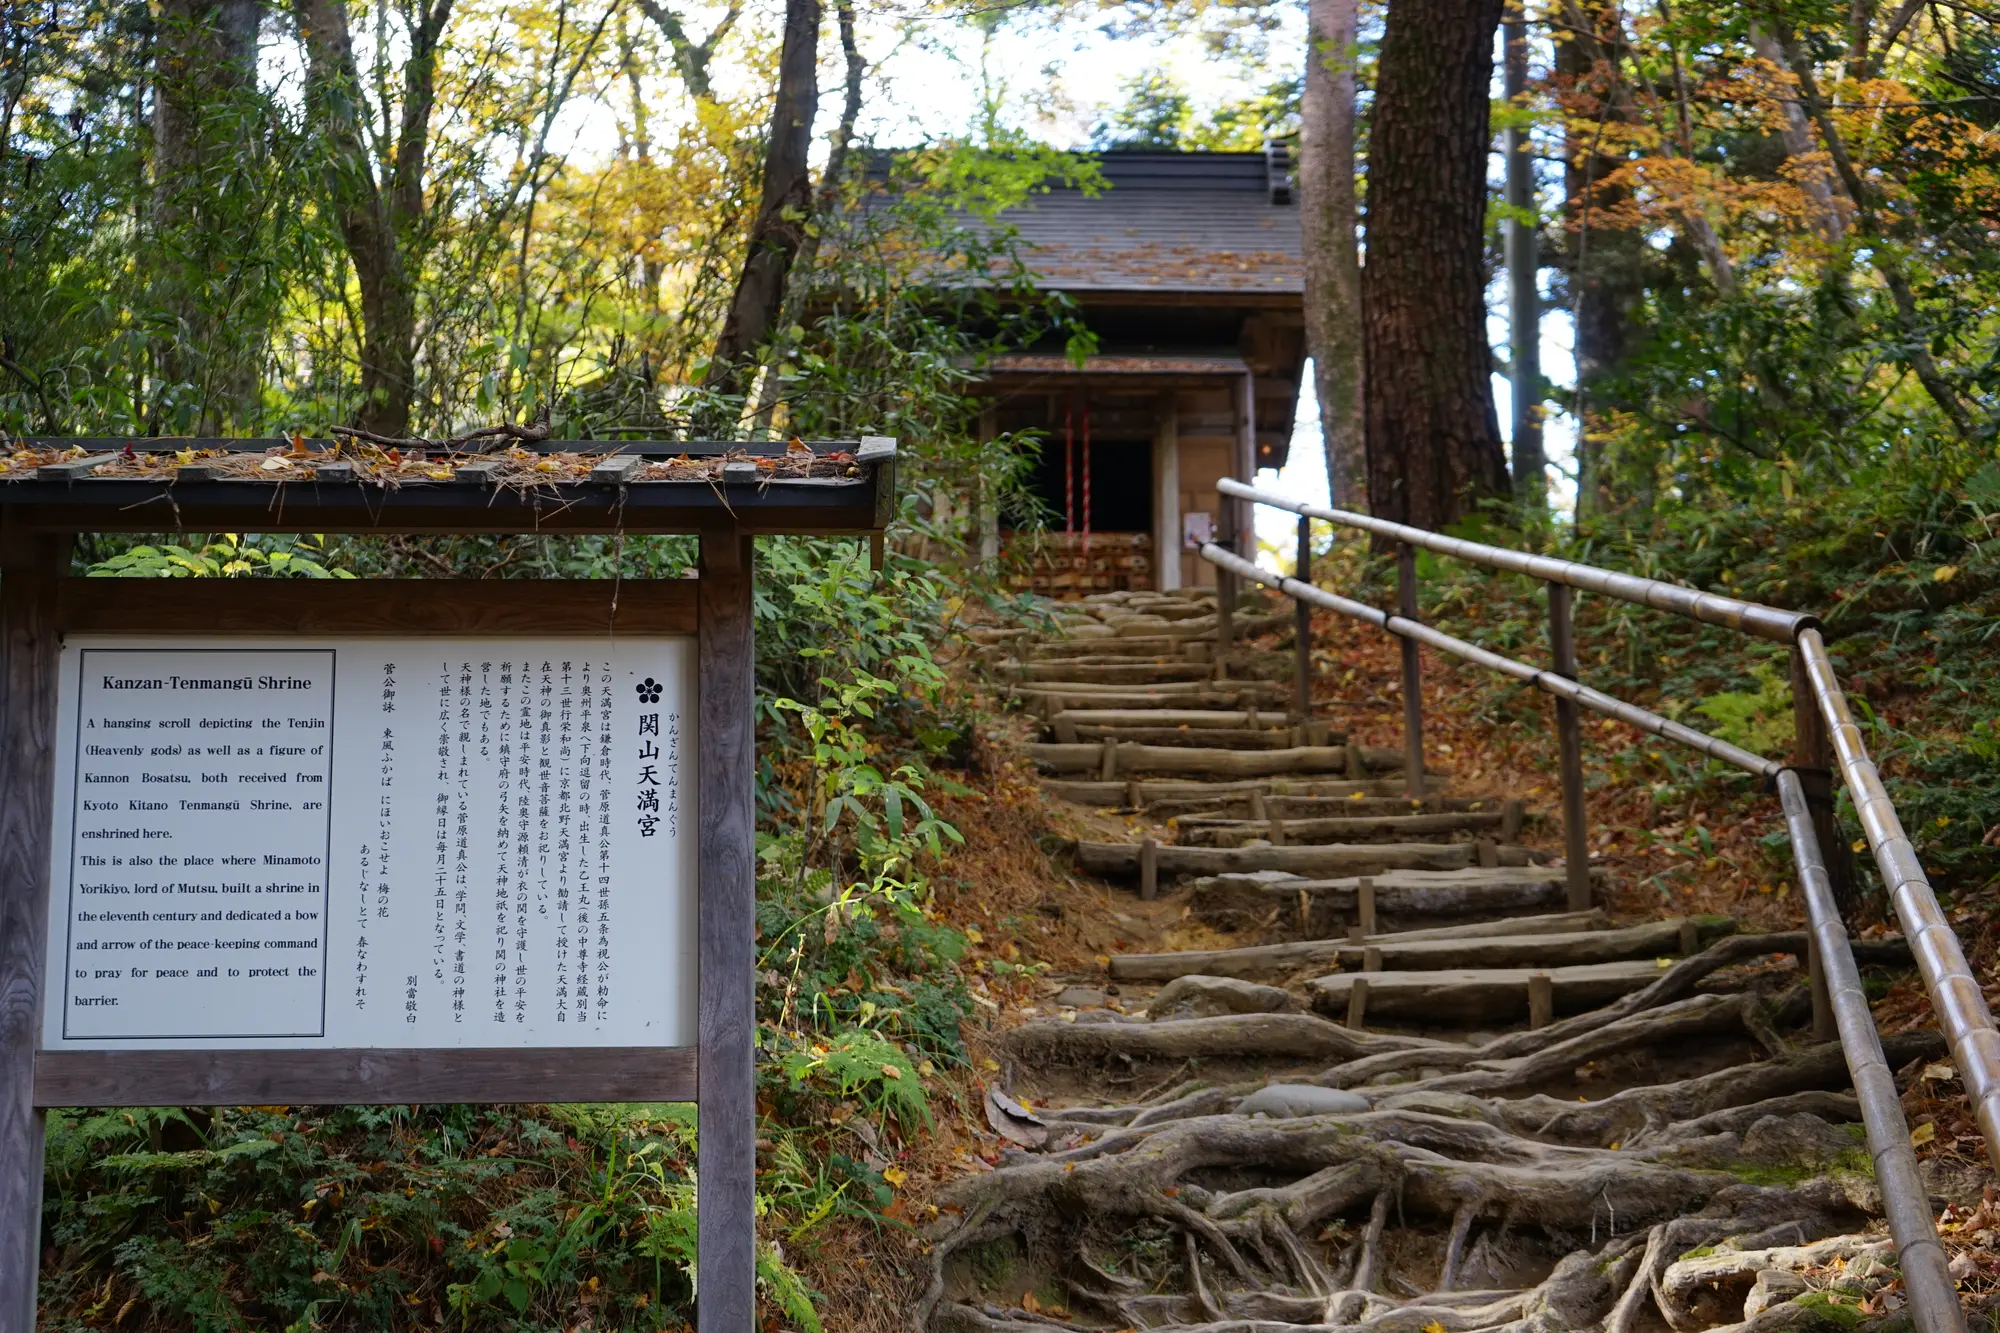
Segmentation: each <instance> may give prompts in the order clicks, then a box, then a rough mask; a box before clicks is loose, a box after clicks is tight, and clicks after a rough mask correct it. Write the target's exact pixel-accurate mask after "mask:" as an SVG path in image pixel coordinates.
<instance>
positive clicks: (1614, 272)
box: [1555, 7, 1645, 518]
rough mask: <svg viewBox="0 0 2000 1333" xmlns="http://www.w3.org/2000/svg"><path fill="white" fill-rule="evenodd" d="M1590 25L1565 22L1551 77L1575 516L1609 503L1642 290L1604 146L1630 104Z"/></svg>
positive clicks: (1637, 243) (1622, 197)
mask: <svg viewBox="0 0 2000 1333" xmlns="http://www.w3.org/2000/svg"><path fill="white" fill-rule="evenodd" d="M1569 16H1570V20H1571V22H1572V24H1583V23H1588V22H1589V21H1590V18H1589V16H1588V15H1587V14H1586V13H1585V12H1584V11H1583V10H1582V9H1581V7H1572V8H1571V9H1570V11H1569ZM1598 51H1599V46H1598V43H1596V42H1595V41H1594V40H1589V39H1588V34H1587V33H1578V32H1574V31H1573V32H1571V33H1570V34H1569V39H1568V40H1566V41H1565V40H1558V41H1557V42H1556V43H1555V53H1556V78H1557V82H1558V84H1559V86H1560V87H1561V89H1562V94H1563V99H1564V102H1565V105H1566V109H1567V110H1568V112H1569V116H1568V125H1569V129H1568V131H1567V134H1566V136H1565V143H1564V151H1563V163H1564V165H1563V198H1564V209H1563V212H1564V220H1565V224H1566V225H1565V228H1564V238H1565V250H1566V251H1567V254H1566V256H1565V266H1566V267H1567V268H1568V270H1569V290H1570V301H1571V317H1572V319H1573V321H1574V324H1575V334H1574V337H1575V343H1574V346H1575V349H1576V350H1575V357H1576V397H1575V402H1574V405H1573V414H1574V416H1575V418H1576V423H1577V444H1576V469H1577V487H1576V506H1577V514H1578V515H1579V516H1580V517H1584V518H1588V517H1590V516H1591V515H1593V514H1597V513H1601V512H1602V511H1603V509H1604V507H1605V501H1606V498H1607V497H1606V495H1605V483H1606V481H1607V478H1606V477H1605V474H1604V467H1603V461H1604V460H1603V449H1604V446H1603V443H1602V441H1603V435H1604V420H1605V415H1606V413H1607V412H1608V411H1610V410H1613V409H1615V408H1617V407H1618V406H1620V402H1619V401H1618V400H1617V399H1616V397H1615V396H1614V394H1613V392H1612V385H1613V384H1614V383H1615V381H1616V380H1617V377H1618V376H1619V375H1620V374H1622V373H1623V371H1624V368H1625V364H1626V361H1627V359H1628V358H1629V356H1630V354H1631V351H1632V346H1633V341H1634V337H1635V334H1634V316H1635V314H1636V313H1637V311H1638V309H1639V304H1640V301H1641V300H1642V299H1643V297H1644V294H1645V280H1644V273H1643V268H1642V263H1643V259H1644V255H1643V252H1642V245H1643V242H1642V240H1641V238H1640V236H1639V234H1638V233H1637V232H1636V231H1633V230H1632V229H1630V228H1629V227H1624V226H1620V225H1617V224H1616V223H1614V222H1613V221H1612V219H1613V218H1614V217H1615V216H1616V214H1617V213H1618V212H1619V211H1620V210H1622V208H1623V205H1624V204H1625V201H1626V197H1627V194H1628V191H1627V190H1626V188H1625V187H1624V186H1623V185H1622V184H1618V183H1616V182H1608V181H1607V178H1608V177H1610V176H1611V175H1612V174H1613V173H1614V172H1616V171H1617V170H1618V169H1619V167H1620V166H1622V165H1623V160H1622V159H1621V158H1620V157H1619V156H1617V155H1616V154H1614V153H1608V152H1605V151H1603V146H1604V144H1605V143H1606V142H1607V139H1609V140H1610V141H1612V142H1616V141H1617V139H1616V131H1615V130H1611V133H1610V134H1609V135H1607V130H1608V129H1611V127H1614V126H1617V125H1618V124H1619V123H1620V122H1622V121H1623V120H1625V119H1626V107H1625V104H1624V103H1622V102H1621V101H1620V100H1619V99H1618V98H1617V97H1616V96H1615V95H1614V90H1613V87H1612V84H1613V82H1614V81H1615V78H1616V75H1615V73H1614V71H1612V70H1611V69H1610V68H1609V67H1608V65H1607V64H1606V63H1605V62H1604V61H1603V60H1602V59H1600V58H1599V55H1598Z"/></svg>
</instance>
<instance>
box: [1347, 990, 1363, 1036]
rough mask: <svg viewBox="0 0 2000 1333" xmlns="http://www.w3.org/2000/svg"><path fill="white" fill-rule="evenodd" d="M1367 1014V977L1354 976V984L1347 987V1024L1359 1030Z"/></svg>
mask: <svg viewBox="0 0 2000 1333" xmlns="http://www.w3.org/2000/svg"><path fill="white" fill-rule="evenodd" d="M1367 1016H1368V978H1366V977H1356V978H1355V979H1354V984H1353V985H1352V986H1349V987H1348V988H1347V1026H1348V1027H1350V1028H1352V1029H1354V1030H1355V1031H1356V1032H1359V1031H1360V1030H1361V1022H1362V1020H1363V1019H1364V1018H1366V1017H1367Z"/></svg>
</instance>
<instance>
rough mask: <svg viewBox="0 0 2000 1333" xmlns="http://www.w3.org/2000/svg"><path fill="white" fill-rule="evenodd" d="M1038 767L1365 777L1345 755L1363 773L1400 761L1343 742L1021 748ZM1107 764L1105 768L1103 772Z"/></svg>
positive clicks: (1396, 754) (1131, 773) (1104, 774)
mask: <svg viewBox="0 0 2000 1333" xmlns="http://www.w3.org/2000/svg"><path fill="white" fill-rule="evenodd" d="M1112 748H1115V751H1116V755H1115V760H1114V761H1113V762H1110V763H1109V764H1107V758H1106V751H1107V750H1108V749H1112ZM1026 749H1027V753H1028V757H1029V758H1030V759H1032V760H1034V761H1035V764H1036V766H1037V767H1039V768H1042V769H1044V770H1046V771H1048V772H1051V773H1088V772H1090V771H1092V770H1093V769H1094V770H1096V771H1097V775H1098V777H1099V779H1100V780H1104V781H1108V780H1110V779H1112V778H1116V777H1118V776H1120V775H1121V774H1122V775H1124V776H1127V777H1135V776H1137V775H1139V774H1142V773H1145V774H1154V773H1157V774H1163V775H1169V774H1170V775H1178V776H1192V775H1201V776H1209V777H1224V778H1257V777H1275V776H1277V775H1279V774H1290V773H1324V774H1329V775H1331V774H1335V773H1338V774H1341V775H1342V776H1345V777H1349V778H1361V777H1366V776H1367V773H1356V772H1354V771H1353V769H1352V767H1351V765H1350V762H1349V757H1350V755H1354V754H1358V755H1360V757H1361V760H1362V764H1363V765H1364V767H1365V768H1366V770H1367V772H1372V773H1384V772H1395V771H1396V770H1398V769H1400V768H1401V767H1402V765H1403V752H1402V751H1401V750H1385V749H1375V748H1370V747H1365V746H1347V745H1294V746H1287V747H1286V748H1284V749H1282V750H1229V749H1222V748H1215V747H1203V746H1174V745H1140V744H1137V743H1135V742H1119V743H1118V744H1117V745H1116V746H1115V747H1113V746H1112V745H1111V743H1110V742H1105V743H1103V744H1087V743H1076V744H1070V745H1065V744H1062V743H1061V742H1050V743H1046V744H1039V745H1029V746H1027V747H1026ZM1107 768H1108V771H1107Z"/></svg>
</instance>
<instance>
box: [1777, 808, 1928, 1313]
mask: <svg viewBox="0 0 2000 1333" xmlns="http://www.w3.org/2000/svg"><path fill="white" fill-rule="evenodd" d="M1778 800H1779V801H1780V802H1781V803H1782V804H1783V805H1784V808H1785V831H1786V832H1787V833H1789V834H1790V835H1791V839H1792V855H1793V859H1794V861H1795V862H1796V864H1797V866H1798V874H1799V891H1800V893H1801V894H1802V895H1803V896H1804V898H1805V900H1806V917H1807V919H1808V920H1809V921H1810V922H1811V923H1812V934H1813V939H1814V942H1815V943H1816V944H1817V945H1818V946H1819V948H1818V953H1819V961H1820V966H1821V967H1822V968H1824V969H1825V973H1826V989H1827V995H1828V998H1829V999H1830V1000H1831V1001H1832V1004H1833V1014H1834V1020H1835V1022H1836V1023H1837V1024H1838V1025H1839V1031H1840V1050H1841V1054H1842V1055H1843V1056H1844V1057H1845V1058H1846V1060H1847V1073H1848V1077H1849V1078H1851V1079H1852V1080H1853V1081H1854V1095H1855V1097H1856V1099H1857V1100H1859V1101H1860V1103H1861V1124H1862V1127H1863V1128H1864V1129H1866V1130H1867V1131H1868V1156H1869V1158H1870V1159H1871V1160H1872V1161H1873V1162H1874V1164H1875V1180H1876V1183H1877V1184H1879V1185H1880V1186H1881V1188H1882V1211H1883V1212H1884V1213H1886V1214H1887V1215H1888V1218H1889V1235H1890V1236H1891V1237H1892V1238H1894V1240H1895V1242H1896V1258H1897V1265H1896V1266H1897V1268H1898V1269H1899V1270H1900V1271H1901V1272H1902V1275H1903V1289H1904V1290H1905V1291H1907V1292H1908V1293H1909V1294H1910V1308H1911V1310H1913V1311H1914V1312H1915V1314H1916V1318H1917V1324H1918V1327H1919V1328H1920V1329H1922V1330H1924V1333H1931V1330H1933V1329H1954V1330H1955V1329H1960V1328H1964V1327H1965V1316H1964V1314H1963V1312H1962V1311H1961V1310H1960V1309H1959V1304H1958V1293H1957V1284H1956V1283H1955V1282H1953V1281H1952V1276H1951V1271H1950V1269H1949V1268H1948V1267H1947V1265H1946V1261H1945V1254H1944V1246H1943V1245H1941V1244H1939V1243H1938V1238H1937V1225H1936V1223H1935V1222H1934V1221H1933V1220H1932V1218H1931V1210H1930V1191H1929V1190H1927V1189H1926V1188H1925V1187H1924V1181H1923V1177H1922V1176H1921V1175H1919V1174H1918V1172H1917V1150H1916V1149H1915V1148H1913V1147H1911V1146H1910V1125H1909V1121H1907V1120H1905V1119H1904V1118H1903V1102H1902V1099H1901V1098H1900V1097H1898V1096H1897V1095H1896V1078H1895V1075H1894V1074H1893V1073H1891V1072H1890V1069H1889V1061H1888V1059H1887V1057H1885V1056H1884V1055H1883V1054H1882V1036H1881V1033H1879V1032H1878V1031H1876V1028H1875V1015H1874V1013H1873V1011H1871V1010H1870V1009H1869V1007H1868V996H1867V994H1866V992H1864V991H1863V990H1862V989H1861V973H1860V971H1859V969H1857V968H1856V967H1855V966H1854V952H1853V950H1852V949H1850V948H1849V947H1848V943H1847V928H1846V927H1845V926H1843V925H1842V924H1841V923H1840V909H1839V908H1838V907H1837V906H1835V904H1834V901H1833V881H1832V880H1831V878H1829V876H1828V875H1827V873H1826V861H1825V859H1824V858H1823V857H1821V856H1820V854H1819V838H1818V836H1817V835H1816V834H1815V833H1814V831H1813V822H1812V811H1811V809H1810V808H1809V807H1808V806H1807V804H1806V792H1805V787H1804V786H1803V785H1802V784H1801V783H1800V782H1799V775H1798V774H1797V773H1795V772H1793V771H1792V770H1790V769H1786V770H1785V771H1784V772H1782V773H1780V774H1779V775H1778ZM1945 1314H1949V1315H1950V1316H1951V1318H1950V1319H1949V1320H1946V1319H1945V1318H1944V1315H1945Z"/></svg>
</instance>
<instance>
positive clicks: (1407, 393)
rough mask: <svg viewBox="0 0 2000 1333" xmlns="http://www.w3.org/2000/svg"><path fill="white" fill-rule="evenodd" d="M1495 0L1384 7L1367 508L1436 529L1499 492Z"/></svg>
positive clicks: (1373, 135) (1367, 300)
mask: <svg viewBox="0 0 2000 1333" xmlns="http://www.w3.org/2000/svg"><path fill="white" fill-rule="evenodd" d="M1500 11H1501V0H1391V3H1390V5H1389V12H1388V18H1387V20H1386V22H1385V24H1384V26H1383V33H1382V54H1381V59H1380V62H1379V64H1378V65H1377V67H1376V87H1375V111H1374V118H1373V120H1372V122H1371V125H1370V130H1369V155H1368V265H1367V267H1366V269H1364V270H1363V273H1362V284H1361V285H1362V296H1363V321H1362V326H1363V330H1364V334H1363V337H1364V346H1365V349H1366V357H1367V375H1368V384H1367V394H1366V399H1367V423H1368V500H1369V505H1370V507H1371V509H1372V510H1373V512H1374V513H1376V514H1377V515H1380V516H1382V517H1385V518H1392V519H1397V520H1400V521H1402V522H1407V523H1413V524H1416V525H1419V526H1421V527H1427V528H1440V527H1444V526H1446V525H1448V524H1451V523H1454V522H1456V521H1457V520H1458V519H1459V518H1461V517H1463V516H1464V515H1465V514H1466V513H1468V512H1469V511H1470V510H1471V509H1472V508H1473V507H1474V506H1475V505H1476V504H1477V503H1478V502H1479V501H1480V500H1482V499H1485V498H1487V497H1490V496H1499V495H1504V494H1506V493H1507V491H1508V479H1507V457H1506V452H1505V450H1504V449H1503V447H1502V445H1501V442H1500V424H1499V420H1498V418H1497V417H1496V416H1495V413H1494V407H1493V385H1492V373H1493V357H1492V351H1491V349H1490V348H1489V347H1488V346H1487V343H1486V299H1485V290H1486V267H1485V263H1484V258H1485V244H1484V240H1485V229H1484V222H1485V211H1486V153H1487V144H1488V115H1487V112H1488V98H1489V96H1490V91H1489V89H1490V83H1491V80H1492V76H1493V34H1494V30H1495V29H1496V28H1497V27H1498V26H1499V23H1500Z"/></svg>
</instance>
